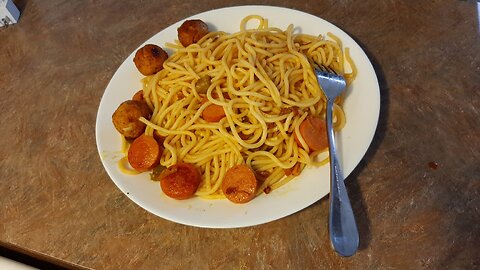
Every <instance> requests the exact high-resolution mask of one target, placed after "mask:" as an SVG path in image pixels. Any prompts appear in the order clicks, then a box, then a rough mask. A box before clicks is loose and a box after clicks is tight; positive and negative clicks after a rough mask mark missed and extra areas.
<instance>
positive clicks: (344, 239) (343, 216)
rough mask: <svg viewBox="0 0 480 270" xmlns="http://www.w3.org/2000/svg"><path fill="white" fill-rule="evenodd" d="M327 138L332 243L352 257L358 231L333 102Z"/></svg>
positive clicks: (340, 251) (330, 109) (328, 103)
mask: <svg viewBox="0 0 480 270" xmlns="http://www.w3.org/2000/svg"><path fill="white" fill-rule="evenodd" d="M326 118H327V136H328V143H329V154H330V179H331V184H330V211H329V213H330V214H329V219H328V228H329V233H330V241H331V243H332V245H333V247H334V249H335V251H337V252H338V253H339V254H340V255H341V256H352V255H353V254H355V252H356V251H357V248H358V243H359V238H358V229H357V224H356V222H355V217H354V215H353V211H352V206H351V204H350V199H349V198H348V193H347V189H346V187H345V183H344V176H343V172H342V169H341V167H340V163H339V162H338V158H337V149H336V146H335V134H334V131H333V123H332V118H333V100H332V101H330V100H329V101H327V115H326Z"/></svg>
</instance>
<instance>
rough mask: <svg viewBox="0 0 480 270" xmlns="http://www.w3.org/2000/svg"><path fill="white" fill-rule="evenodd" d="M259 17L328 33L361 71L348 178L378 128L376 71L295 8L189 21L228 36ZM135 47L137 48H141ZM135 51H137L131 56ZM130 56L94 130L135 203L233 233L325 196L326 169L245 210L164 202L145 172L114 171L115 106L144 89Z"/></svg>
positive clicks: (345, 135)
mask: <svg viewBox="0 0 480 270" xmlns="http://www.w3.org/2000/svg"><path fill="white" fill-rule="evenodd" d="M250 14H258V15H261V16H263V17H265V18H268V20H269V25H270V26H275V27H279V28H281V29H286V28H287V26H288V24H290V23H292V24H294V26H295V27H299V28H300V29H301V31H302V32H303V33H307V34H313V35H318V34H326V32H332V33H334V34H335V35H337V36H338V37H339V38H341V40H342V42H343V44H344V46H345V47H349V48H350V51H351V56H352V58H353V60H354V62H355V64H356V65H357V67H358V76H357V78H356V79H355V81H354V82H353V84H352V85H351V86H350V88H349V89H348V97H347V99H346V100H345V105H344V110H345V113H346V117H347V124H346V126H345V127H344V129H342V130H341V132H340V133H339V134H338V135H337V144H338V150H339V153H340V162H341V163H342V165H343V169H344V173H345V175H346V176H348V175H349V174H350V173H351V172H352V170H353V169H354V168H355V166H357V164H358V163H359V162H360V160H361V159H362V157H363V156H364V154H365V152H366V151H367V149H368V147H369V145H370V143H371V141H372V138H373V136H374V133H375V129H376V126H377V121H378V115H379V109H380V91H379V86H378V82H377V77H376V75H375V71H374V69H373V67H372V65H371V63H370V61H369V60H368V58H367V56H366V55H365V53H364V52H363V51H362V49H361V48H360V46H359V45H358V44H357V43H356V42H355V41H354V40H353V39H352V38H351V37H350V36H348V35H347V34H346V33H345V32H343V31H342V30H341V29H339V28H338V27H336V26H334V25H333V24H331V23H329V22H327V21H325V20H323V19H320V18H318V17H315V16H313V15H310V14H307V13H303V12H300V11H297V10H292V9H287V8H279V7H270V6H239V7H229V8H223V9H217V10H212V11H207V12H204V13H201V14H197V15H194V16H192V17H190V18H199V19H202V20H203V21H205V22H207V24H209V27H211V29H212V28H213V29H216V30H221V31H225V32H229V33H233V32H237V31H239V24H240V21H241V19H242V18H244V17H245V16H247V15H250ZM183 21H184V20H182V21H179V22H177V23H175V24H173V25H171V26H169V27H168V28H166V29H165V30H163V31H161V32H159V33H158V34H156V35H155V36H153V37H152V38H150V39H149V40H147V41H146V42H145V43H144V44H142V45H141V46H143V45H145V44H147V43H153V44H157V45H159V46H162V47H164V44H165V42H172V41H174V40H175V39H177V28H178V27H179V26H180V24H181V23H182V22H183ZM141 46H139V48H140V47H141ZM135 51H136V50H135ZM135 51H134V52H132V54H131V55H130V56H129V57H128V58H127V59H126V60H125V61H124V62H123V63H122V64H121V65H120V67H119V68H118V70H117V72H115V74H114V75H113V77H112V79H111V81H110V83H109V84H108V86H107V88H106V89H105V93H104V95H103V97H102V100H101V102H100V107H99V109H98V115H97V124H96V139H97V147H98V152H99V154H100V158H101V160H102V163H103V166H104V167H105V170H106V171H107V173H108V175H109V176H110V177H111V178H112V180H113V181H114V182H115V184H116V185H117V186H118V188H120V190H122V191H123V193H125V194H126V195H127V196H128V197H129V198H130V199H132V200H133V201H134V202H135V203H137V204H138V205H140V206H141V207H143V208H144V209H146V210H147V211H149V212H151V213H153V214H155V215H158V216H160V217H162V218H165V219H168V220H171V221H174V222H178V223H182V224H186V225H191V226H197V227H210V228H234V227H244V226H251V225H257V224H261V223H265V222H269V221H273V220H276V219H279V218H282V217H285V216H287V215H290V214H293V213H295V212H297V211H299V210H301V209H303V208H305V207H307V206H309V205H311V204H312V203H314V202H316V201H318V200H319V199H321V198H322V197H324V196H325V195H327V194H328V193H329V166H328V165H326V166H322V167H320V168H309V169H306V170H304V172H302V174H301V176H299V177H298V178H297V179H295V180H293V181H291V182H290V183H288V184H286V185H285V186H283V187H282V188H280V189H277V190H274V191H273V192H271V193H270V194H268V195H266V194H262V195H261V196H259V197H257V198H255V199H254V200H252V201H251V202H249V203H247V204H244V205H235V204H232V203H230V202H229V201H228V200H205V199H201V198H193V199H189V200H184V201H177V200H173V199H170V198H168V197H166V196H165V195H164V194H163V193H162V191H161V189H160V185H159V184H158V183H156V182H153V181H150V180H149V175H148V174H147V173H143V174H140V175H137V176H130V175H125V174H123V173H122V172H120V171H119V169H118V167H117V161H118V160H119V159H120V158H121V157H122V154H121V152H120V147H121V137H120V135H119V133H118V132H117V131H116V130H115V128H114V126H113V124H112V120H111V116H112V114H113V112H114V111H115V110H116V108H117V107H118V105H119V104H120V103H121V102H123V101H124V100H127V99H130V98H131V97H132V95H133V94H134V93H135V92H136V91H137V90H139V89H141V83H140V79H141V78H142V75H141V74H140V73H139V72H138V71H137V69H136V68H135V65H134V64H133V57H134V54H135Z"/></svg>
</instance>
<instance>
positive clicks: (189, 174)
mask: <svg viewBox="0 0 480 270" xmlns="http://www.w3.org/2000/svg"><path fill="white" fill-rule="evenodd" d="M159 178H160V187H161V188H162V191H163V193H165V195H167V196H168V197H170V198H173V199H177V200H184V199H188V198H191V197H192V196H193V195H194V194H195V192H196V191H197V189H198V186H199V185H200V181H201V176H200V172H199V171H198V169H197V168H195V167H194V166H193V165H192V164H188V163H177V164H174V165H172V166H170V167H168V168H166V169H164V170H163V171H162V172H161V173H160V176H159Z"/></svg>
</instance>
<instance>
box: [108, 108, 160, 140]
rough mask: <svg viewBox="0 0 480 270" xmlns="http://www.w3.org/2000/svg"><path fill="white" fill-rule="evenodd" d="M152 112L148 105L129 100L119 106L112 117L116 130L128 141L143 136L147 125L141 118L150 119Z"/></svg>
mask: <svg viewBox="0 0 480 270" xmlns="http://www.w3.org/2000/svg"><path fill="white" fill-rule="evenodd" d="M151 114H152V111H151V110H150V108H149V107H148V105H147V103H145V102H143V101H138V100H127V101H125V102H123V103H122V104H120V106H118V108H117V110H115V112H114V113H113V115H112V121H113V125H114V126H115V128H116V129H117V130H118V132H120V134H122V135H123V136H125V138H127V139H135V138H137V137H139V136H140V135H142V134H143V132H144V131H145V128H146V125H145V124H144V123H142V122H140V120H138V119H139V118H140V117H144V118H146V119H149V118H150V116H151Z"/></svg>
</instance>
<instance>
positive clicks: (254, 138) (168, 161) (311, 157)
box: [140, 15, 356, 198]
mask: <svg viewBox="0 0 480 270" xmlns="http://www.w3.org/2000/svg"><path fill="white" fill-rule="evenodd" d="M252 20H256V21H258V27H256V28H253V29H249V28H248V27H247V25H249V24H251V21H252ZM327 35H328V37H330V39H327V38H325V37H322V36H311V35H306V34H295V33H294V28H293V25H290V26H288V28H287V29H286V30H285V31H283V30H281V29H278V28H275V27H270V26H269V25H268V21H267V19H265V18H263V17H260V16H256V15H251V16H247V17H245V18H244V19H243V20H242V21H241V23H240V31H239V32H236V33H232V34H228V33H224V32H210V33H208V34H207V35H205V36H204V37H203V38H201V39H200V40H199V41H198V42H197V43H195V44H192V45H190V46H188V47H186V48H185V47H183V46H182V45H181V44H179V43H178V42H177V43H175V44H172V43H167V44H166V45H167V47H170V48H172V49H174V50H175V52H174V54H173V55H171V56H170V57H169V58H168V59H167V60H166V61H165V62H164V64H163V67H164V68H163V70H161V71H160V72H158V73H156V74H155V75H151V76H147V77H145V78H144V79H143V80H142V82H143V92H144V97H145V100H146V102H147V104H148V105H149V107H150V108H151V109H152V110H153V114H152V117H151V119H145V118H140V120H141V121H142V122H143V123H145V124H146V125H147V128H146V130H145V133H146V134H147V135H152V136H153V134H154V133H158V134H159V135H161V136H162V137H164V141H163V147H164V151H163V154H162V156H161V159H160V164H161V165H163V166H165V167H169V166H171V165H173V164H176V163H178V162H186V163H191V164H195V165H196V167H198V168H199V169H200V171H201V173H202V182H201V184H200V186H199V188H198V190H197V191H196V193H195V194H196V195H198V196H201V197H205V198H224V195H223V194H222V191H221V188H220V186H221V183H222V179H223V177H224V176H225V173H226V171H227V170H228V169H229V168H231V167H233V166H234V165H237V164H242V163H245V164H247V165H248V166H249V167H250V168H252V169H253V170H254V171H255V172H256V173H257V175H258V176H259V178H260V176H261V177H263V179H262V180H263V181H262V182H261V185H260V188H258V191H257V194H258V193H261V192H262V191H264V190H265V191H267V190H268V191H270V190H271V189H275V188H278V187H280V186H282V185H284V184H286V183H288V182H289V181H290V180H292V179H293V178H294V177H295V175H286V171H287V170H292V169H293V168H295V169H296V170H297V171H298V173H299V172H300V171H301V170H303V169H304V168H305V166H309V165H316V166H319V165H323V164H325V163H326V162H328V153H327V151H326V150H327V149H323V150H320V151H311V150H310V149H309V147H308V145H307V143H306V142H305V140H304V139H303V138H302V136H301V135H298V134H300V132H299V125H300V124H301V123H302V121H303V120H304V119H305V118H306V117H307V116H319V117H324V114H325V112H324V109H325V98H324V96H323V93H322V91H321V89H320V88H319V86H318V84H317V80H316V77H315V74H314V72H313V70H312V67H311V61H314V62H316V63H317V64H322V65H325V66H329V67H331V68H333V69H334V70H336V71H338V72H339V73H341V74H344V76H345V78H346V79H347V83H350V82H351V81H352V80H353V79H354V77H355V74H356V71H355V66H354V65H353V63H352V62H351V61H350V59H349V56H348V50H347V49H345V54H344V52H343V51H342V45H341V42H340V40H339V39H338V38H336V37H335V36H333V35H332V34H330V33H329V34H327ZM345 59H346V60H347V62H348V63H349V64H350V67H351V69H352V72H351V73H345V70H344V65H345V63H344V62H345ZM202 78H210V83H209V85H208V88H207V89H206V92H205V89H199V87H198V85H199V83H197V82H198V81H200V80H202ZM205 96H206V98H207V99H208V100H206V102H202V99H204V97H205ZM341 102H342V99H341V98H340V99H338V100H337V101H336V105H335V108H334V128H335V129H336V130H340V129H341V128H342V127H343V126H344V124H345V115H344V112H343V110H342V109H341ZM211 104H216V105H218V106H221V107H222V108H223V110H224V112H225V117H223V118H222V119H221V120H220V121H218V122H207V121H205V120H204V119H203V118H202V112H203V111H204V110H205V109H206V108H207V106H209V105H211ZM295 134H297V135H295ZM295 137H297V138H295Z"/></svg>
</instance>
